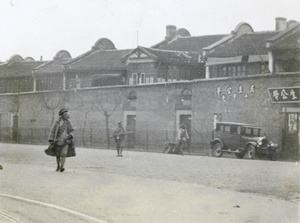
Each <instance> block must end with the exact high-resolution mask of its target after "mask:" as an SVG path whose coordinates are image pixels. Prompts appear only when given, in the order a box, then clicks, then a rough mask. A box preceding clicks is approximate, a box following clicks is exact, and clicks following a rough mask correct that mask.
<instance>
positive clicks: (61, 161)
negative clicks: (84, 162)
mask: <svg viewBox="0 0 300 223" xmlns="http://www.w3.org/2000/svg"><path fill="white" fill-rule="evenodd" d="M58 114H59V118H58V120H57V121H55V122H54V124H53V125H52V127H51V130H50V133H49V139H48V141H49V142H50V144H51V145H52V146H51V148H49V149H47V150H48V151H47V150H46V151H45V152H46V154H47V155H50V156H56V162H57V168H56V171H60V172H63V171H64V170H65V168H64V165H65V162H66V157H70V156H76V154H75V146H74V142H73V139H74V135H73V132H74V128H73V126H72V124H71V122H70V120H69V118H70V116H69V114H68V110H67V109H65V108H63V109H61V110H60V111H59V113H58Z"/></svg>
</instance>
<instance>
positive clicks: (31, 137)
mask: <svg viewBox="0 0 300 223" xmlns="http://www.w3.org/2000/svg"><path fill="white" fill-rule="evenodd" d="M32 142H33V129H32V128H31V135H30V143H31V144H32Z"/></svg>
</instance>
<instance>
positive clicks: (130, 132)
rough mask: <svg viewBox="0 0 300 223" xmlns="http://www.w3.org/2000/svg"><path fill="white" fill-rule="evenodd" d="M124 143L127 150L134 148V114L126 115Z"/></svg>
mask: <svg viewBox="0 0 300 223" xmlns="http://www.w3.org/2000/svg"><path fill="white" fill-rule="evenodd" d="M125 118H126V119H125V120H126V133H127V138H126V143H127V147H128V148H134V146H135V128H136V114H135V113H134V114H126V116H125Z"/></svg>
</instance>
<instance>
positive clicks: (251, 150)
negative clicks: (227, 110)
mask: <svg viewBox="0 0 300 223" xmlns="http://www.w3.org/2000/svg"><path fill="white" fill-rule="evenodd" d="M262 131H263V130H262V128H261V127H257V126H254V125H250V124H244V123H234V122H218V123H216V128H215V129H214V130H213V133H212V140H211V148H212V150H213V151H212V153H213V155H214V156H216V157H221V156H222V155H223V153H234V154H235V156H236V157H237V158H239V159H242V158H244V156H245V155H247V156H248V157H249V158H250V159H254V158H258V157H261V158H269V159H271V160H276V159H277V157H278V153H279V147H278V145H277V144H275V143H273V142H268V139H267V137H266V136H262V134H263V132H262Z"/></svg>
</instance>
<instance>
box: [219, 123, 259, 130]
mask: <svg viewBox="0 0 300 223" xmlns="http://www.w3.org/2000/svg"><path fill="white" fill-rule="evenodd" d="M217 124H225V125H242V126H245V127H252V128H259V129H262V127H261V126H257V125H253V124H247V123H239V122H217Z"/></svg>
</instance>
